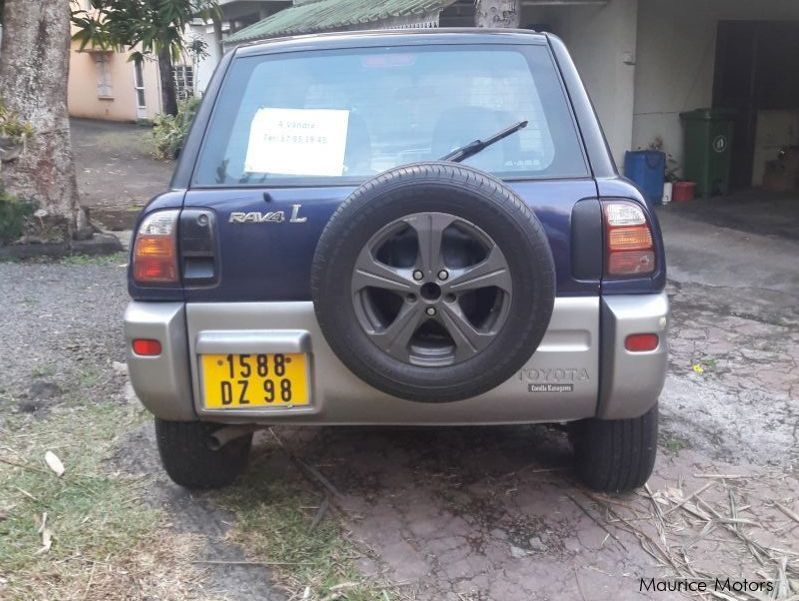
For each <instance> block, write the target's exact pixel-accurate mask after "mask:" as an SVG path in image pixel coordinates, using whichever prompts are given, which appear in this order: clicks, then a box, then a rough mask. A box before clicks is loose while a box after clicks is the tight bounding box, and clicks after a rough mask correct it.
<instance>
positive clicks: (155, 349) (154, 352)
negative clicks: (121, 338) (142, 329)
mask: <svg viewBox="0 0 799 601" xmlns="http://www.w3.org/2000/svg"><path fill="white" fill-rule="evenodd" d="M133 352H134V353H136V354H137V355H141V356H143V357H157V356H158V355H160V354H161V343H160V342H158V341H157V340H151V339H149V338H136V340H134V341H133Z"/></svg>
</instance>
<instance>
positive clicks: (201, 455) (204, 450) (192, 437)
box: [155, 418, 252, 490]
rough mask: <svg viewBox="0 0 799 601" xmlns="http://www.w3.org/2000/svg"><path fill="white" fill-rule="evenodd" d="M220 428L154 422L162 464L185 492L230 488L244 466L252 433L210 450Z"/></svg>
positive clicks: (250, 445)
mask: <svg viewBox="0 0 799 601" xmlns="http://www.w3.org/2000/svg"><path fill="white" fill-rule="evenodd" d="M221 427H223V426H222V425H220V424H211V423H205V422H168V421H164V420H162V419H158V418H155V437H156V440H157V442H158V453H159V454H160V455H161V463H162V465H163V466H164V469H165V470H166V473H167V474H168V475H169V477H170V479H171V480H172V481H173V482H174V483H175V484H179V485H180V486H184V487H186V488H191V489H198V490H208V489H213V488H221V487H223V486H227V485H229V484H231V483H232V482H233V481H234V480H235V479H236V478H237V477H238V476H239V475H240V474H241V473H242V472H243V471H244V468H245V467H246V466H247V459H248V457H249V455H250V448H251V447H252V433H250V434H247V435H245V436H242V437H240V438H235V439H233V440H231V441H230V442H228V443H227V444H225V445H224V446H223V447H222V448H221V449H219V450H216V451H214V450H211V447H210V438H211V434H213V433H214V432H215V431H216V430H218V429H219V428H221Z"/></svg>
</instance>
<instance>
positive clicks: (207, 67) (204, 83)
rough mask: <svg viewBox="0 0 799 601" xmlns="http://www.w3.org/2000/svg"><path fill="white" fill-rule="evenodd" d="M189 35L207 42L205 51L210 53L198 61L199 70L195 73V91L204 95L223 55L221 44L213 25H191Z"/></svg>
mask: <svg viewBox="0 0 799 601" xmlns="http://www.w3.org/2000/svg"><path fill="white" fill-rule="evenodd" d="M189 35H192V36H197V37H198V38H201V39H202V40H203V41H204V42H205V44H206V48H205V51H206V52H207V53H208V56H206V57H205V58H202V59H200V60H199V61H197V63H196V69H197V72H196V73H195V74H194V77H195V81H194V88H195V91H196V92H197V93H198V94H200V95H202V94H204V93H205V88H207V87H208V82H209V81H210V79H211V75H213V73H214V69H215V68H216V66H217V64H219V61H220V59H221V58H222V55H221V54H220V52H219V44H217V43H216V36H214V26H213V25H191V26H190V27H189Z"/></svg>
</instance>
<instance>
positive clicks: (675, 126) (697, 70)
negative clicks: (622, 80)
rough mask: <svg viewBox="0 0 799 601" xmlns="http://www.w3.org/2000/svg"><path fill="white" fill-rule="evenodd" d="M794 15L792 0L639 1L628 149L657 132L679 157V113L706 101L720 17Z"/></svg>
mask: <svg viewBox="0 0 799 601" xmlns="http://www.w3.org/2000/svg"><path fill="white" fill-rule="evenodd" d="M728 19H729V20H759V19H763V20H772V21H777V20H788V19H793V20H795V19H799V2H797V1H796V0H756V1H755V0H669V1H668V2H666V1H665V0H640V3H639V6H638V52H637V54H638V57H637V65H636V70H635V108H634V116H633V136H632V146H633V148H646V147H647V146H648V145H649V144H650V143H651V142H652V141H653V140H654V139H655V137H658V136H659V137H661V138H662V139H663V142H664V149H665V150H666V152H668V153H671V154H672V155H673V156H674V158H675V159H676V160H677V161H678V162H681V160H682V139H683V135H682V126H681V123H680V119H679V113H680V112H681V111H686V110H690V109H694V108H703V107H708V106H710V104H711V102H712V99H713V66H714V62H715V53H716V24H717V22H718V21H720V20H728Z"/></svg>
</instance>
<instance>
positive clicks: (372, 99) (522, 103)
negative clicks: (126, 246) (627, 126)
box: [193, 45, 587, 186]
mask: <svg viewBox="0 0 799 601" xmlns="http://www.w3.org/2000/svg"><path fill="white" fill-rule="evenodd" d="M567 102H568V101H567V99H566V97H565V95H564V92H563V89H562V87H561V85H560V81H559V79H558V75H557V71H556V69H555V65H554V63H553V62H552V58H551V56H550V54H549V51H548V48H547V47H546V46H533V45H524V46H510V45H479V46H472V45H457V46H453V45H447V46H425V47H419V46H404V47H396V48H378V49H376V48H366V49H345V50H329V51H310V52H296V53H285V54H272V55H261V56H251V57H244V58H238V59H235V60H234V61H233V63H232V65H231V67H230V72H229V73H228V75H227V77H226V79H225V82H224V85H223V86H222V90H221V92H220V95H219V98H218V100H217V104H216V106H215V108H214V111H213V115H212V117H211V122H210V125H209V128H208V131H207V133H206V136H205V140H204V142H203V149H202V151H201V153H200V157H199V162H198V165H197V168H196V169H195V173H194V179H193V181H194V185H196V186H223V185H224V186H231V185H232V186H247V185H264V184H266V185H274V184H294V185H302V184H305V183H307V184H313V183H348V182H350V181H352V182H358V181H361V180H363V179H365V178H368V177H370V176H373V175H375V174H377V173H380V172H381V171H384V170H386V169H389V168H391V167H395V166H398V165H403V164H407V163H412V162H415V161H428V160H436V159H439V158H441V157H443V156H444V155H446V154H448V153H449V152H451V151H452V150H453V149H455V148H458V147H461V146H463V145H466V144H468V143H469V142H471V141H473V140H475V139H480V138H486V137H489V136H491V135H492V134H495V133H497V132H499V131H501V130H503V129H505V128H507V127H509V126H511V125H513V124H514V123H517V122H519V121H527V122H528V125H527V127H526V128H524V129H522V130H520V131H518V132H516V133H514V134H512V135H511V136H509V137H507V138H505V139H504V140H502V141H500V142H498V143H496V144H495V145H493V146H491V147H490V148H487V149H485V150H483V151H482V152H480V153H479V154H477V155H475V156H473V157H470V158H468V159H466V160H465V161H464V163H465V164H468V165H472V166H474V167H477V168H478V169H482V170H484V171H488V172H490V173H493V174H495V175H497V176H499V177H504V178H563V177H582V176H585V175H587V169H586V164H585V160H584V158H583V154H582V150H581V147H580V143H579V138H578V136H577V131H576V129H575V126H574V122H573V119H572V117H571V113H570V111H569V108H568V104H567Z"/></svg>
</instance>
